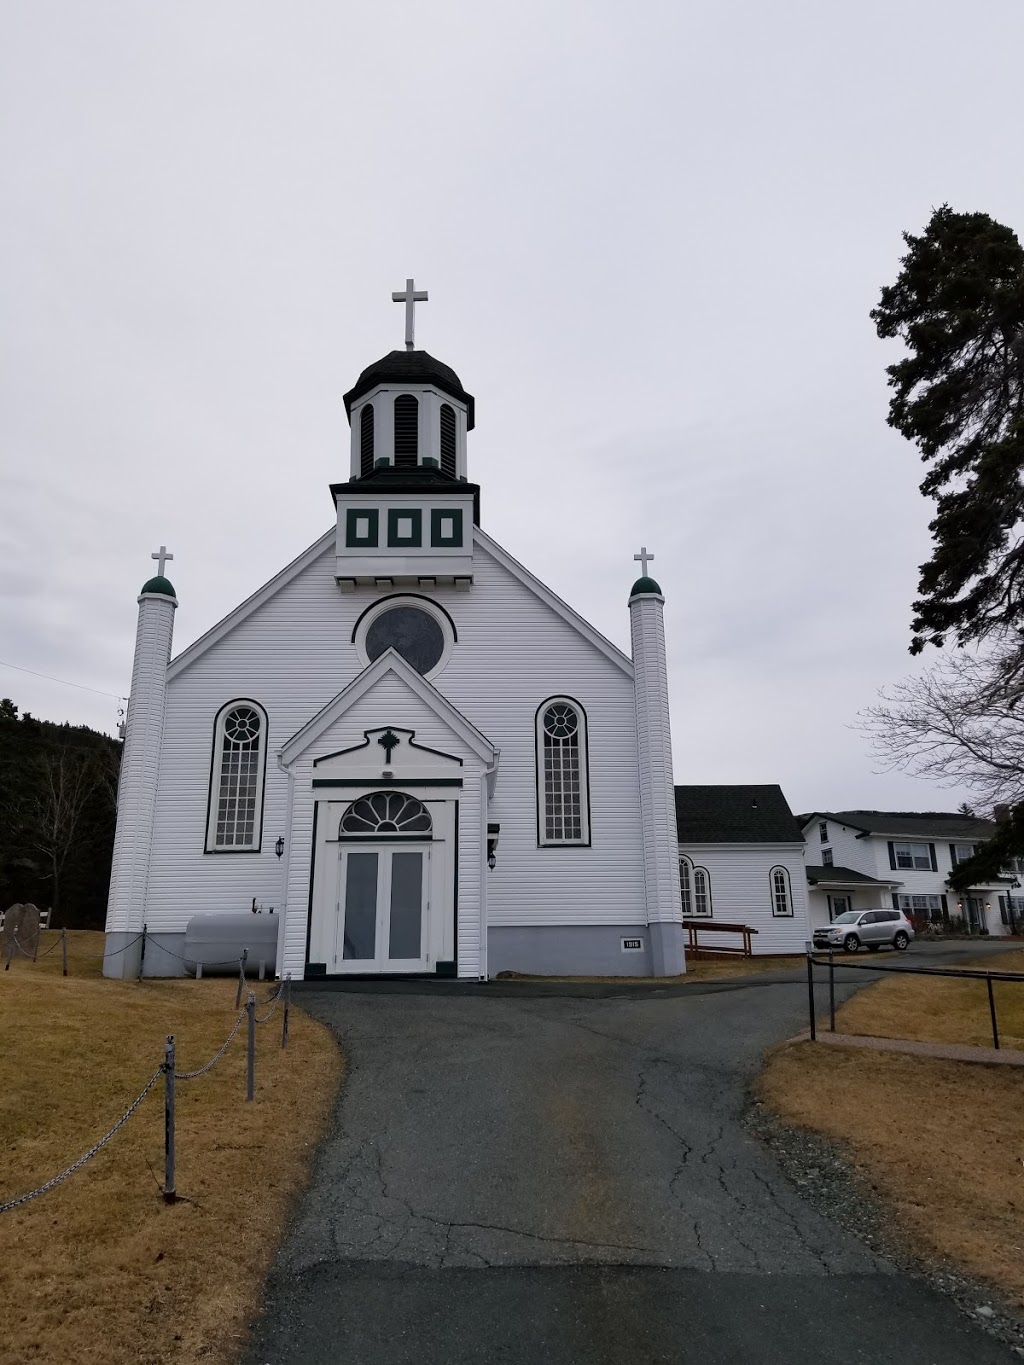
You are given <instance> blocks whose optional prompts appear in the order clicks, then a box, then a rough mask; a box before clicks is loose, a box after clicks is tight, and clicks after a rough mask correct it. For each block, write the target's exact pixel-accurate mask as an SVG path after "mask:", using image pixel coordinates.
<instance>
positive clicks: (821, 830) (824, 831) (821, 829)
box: [818, 820, 828, 844]
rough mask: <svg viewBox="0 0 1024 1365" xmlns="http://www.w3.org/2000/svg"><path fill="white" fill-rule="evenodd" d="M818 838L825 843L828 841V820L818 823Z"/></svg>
mask: <svg viewBox="0 0 1024 1365" xmlns="http://www.w3.org/2000/svg"><path fill="white" fill-rule="evenodd" d="M818 838H819V839H820V840H821V842H822V843H823V844H827V843H828V821H827V820H822V821H821V822H820V823H819V825H818Z"/></svg>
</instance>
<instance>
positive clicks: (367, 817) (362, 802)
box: [341, 792, 431, 838]
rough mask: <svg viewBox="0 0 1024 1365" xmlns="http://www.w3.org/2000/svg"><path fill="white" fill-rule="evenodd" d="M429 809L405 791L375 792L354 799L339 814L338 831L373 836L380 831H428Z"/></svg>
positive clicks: (350, 834)
mask: <svg viewBox="0 0 1024 1365" xmlns="http://www.w3.org/2000/svg"><path fill="white" fill-rule="evenodd" d="M430 829H431V822H430V812H429V811H428V810H427V808H426V806H425V805H424V804H423V802H422V801H417V800H416V798H415V796H409V795H407V794H406V793H405V792H374V793H373V795H372V796H361V797H360V798H359V800H358V801H353V802H352V804H351V806H349V808H348V810H347V811H346V812H345V814H344V815H343V816H342V817H341V833H342V834H344V835H348V836H349V837H351V836H353V835H363V836H364V837H371V838H372V837H376V836H377V835H379V834H429V833H430Z"/></svg>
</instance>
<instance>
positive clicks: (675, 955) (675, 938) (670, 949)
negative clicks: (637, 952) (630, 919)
mask: <svg viewBox="0 0 1024 1365" xmlns="http://www.w3.org/2000/svg"><path fill="white" fill-rule="evenodd" d="M647 932H648V933H649V934H650V936H651V975H652V976H679V975H681V973H683V972H685V971H686V953H685V945H686V936H685V934H684V932H683V926H682V925H681V924H672V923H671V922H667V923H662V924H650V925H648V926H647Z"/></svg>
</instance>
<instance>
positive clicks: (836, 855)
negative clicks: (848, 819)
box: [803, 815, 889, 877]
mask: <svg viewBox="0 0 1024 1365" xmlns="http://www.w3.org/2000/svg"><path fill="white" fill-rule="evenodd" d="M825 820H827V821H828V842H827V843H822V841H821V834H820V832H819V830H818V826H819V825H820V824H821V823H822V822H823V821H825ZM803 833H804V838H805V839H806V840H807V862H808V864H809V865H810V866H811V867H817V866H820V865H821V863H822V861H823V860H822V856H821V850H822V849H823V848H830V849H831V850H832V863H833V866H834V867H849V868H852V869H853V871H855V872H863V873H864V874H865V876H868V877H875V876H877V875H878V873H877V871H876V868H875V861H876V860H875V855H874V850H873V849H872V848H871V847H870V840H868V839H858V838H857V834H858V831H857V830H855V829H852V828H851V827H850V826H849V825H844V824H842V823H841V822H840V821H839V820H833V819H831V818H830V817H828V816H824V815H821V816H815V817H814V819H813V820H809V821H808V822H807V824H806V825H805V826H804V831H803ZM888 867H889V862H888V859H886V870H888Z"/></svg>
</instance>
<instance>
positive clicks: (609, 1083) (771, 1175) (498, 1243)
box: [248, 973, 1016, 1365]
mask: <svg viewBox="0 0 1024 1365" xmlns="http://www.w3.org/2000/svg"><path fill="white" fill-rule="evenodd" d="M850 975H851V976H852V975H853V973H851V974H850ZM857 975H858V976H861V977H862V976H863V974H861V973H858V974H857ZM449 992H450V993H449ZM449 992H445V993H440V992H437V991H431V990H429V989H427V988H422V993H419V992H417V991H414V990H408V991H392V992H382V991H353V990H337V991H335V990H324V991H322V992H315V993H314V992H304V993H303V996H302V1004H303V1005H304V1006H305V1007H307V1008H309V1009H310V1010H311V1011H312V1012H313V1013H314V1014H316V1015H317V1017H319V1018H321V1019H323V1020H324V1021H325V1022H327V1023H328V1024H329V1025H330V1026H331V1027H332V1028H334V1029H335V1030H336V1032H337V1033H338V1035H339V1037H340V1038H341V1039H342V1041H343V1043H344V1046H345V1048H346V1050H347V1052H348V1056H349V1066H350V1070H349V1077H348V1081H347V1083H346V1086H345V1089H344V1092H343V1094H342V1096H341V1099H340V1102H339V1107H338V1111H337V1115H336V1120H335V1126H334V1130H333V1132H332V1133H331V1134H330V1136H329V1139H328V1141H327V1142H326V1144H325V1146H324V1148H323V1150H322V1152H321V1154H320V1156H319V1158H318V1161H317V1165H316V1170H315V1175H314V1181H313V1184H312V1187H311V1189H310V1190H309V1192H308V1193H307V1195H306V1196H305V1197H304V1199H303V1201H302V1204H301V1206H300V1208H299V1210H298V1213H297V1216H296V1219H295V1222H294V1225H293V1227H292V1230H291V1232H290V1234H289V1236H288V1239H287V1241H286V1243H285V1246H284V1247H283V1249H282V1252H281V1254H280V1256H279V1259H278V1262H277V1265H276V1267H275V1270H274V1272H273V1274H272V1276H271V1279H270V1282H269V1285H268V1296H267V1304H266V1314H265V1316H264V1318H263V1320H262V1321H261V1323H260V1325H259V1327H258V1329H257V1334H256V1337H255V1339H254V1342H253V1345H252V1348H251V1350H250V1354H249V1356H248V1360H249V1362H250V1365H263V1363H264V1362H267V1363H270V1365H291V1363H292V1362H294V1363H295V1365H298V1363H299V1362H302V1365H319V1363H320V1362H332V1365H333V1363H334V1362H345V1363H346V1365H399V1363H401V1365H406V1362H408V1363H409V1365H412V1362H417V1365H434V1362H437V1365H441V1363H442V1362H444V1365H456V1363H461V1362H492V1361H493V1362H503V1363H505V1362H508V1363H510V1365H511V1363H512V1362H514V1363H515V1365H519V1363H520V1362H522V1365H526V1362H530V1365H540V1363H541V1362H543V1363H544V1365H547V1363H548V1362H550V1365H563V1362H564V1363H565V1365H569V1362H573V1365H581V1363H583V1362H600V1363H601V1365H604V1363H605V1362H608V1363H609V1365H610V1363H611V1362H616V1365H621V1363H622V1362H648V1361H649V1362H655V1361H665V1362H681V1361H686V1362H689V1361H693V1362H697V1361H700V1362H703V1363H705V1365H718V1362H722V1363H723V1365H724V1362H729V1363H730V1365H733V1362H757V1363H760V1362H779V1365H782V1363H783V1362H785V1365H802V1363H803V1362H808V1365H809V1363H810V1362H812V1361H813V1362H815V1365H821V1362H836V1365H847V1362H849V1363H850V1365H852V1363H853V1362H880V1361H886V1360H889V1359H899V1360H900V1361H901V1362H902V1365H953V1363H954V1362H958V1363H959V1362H967V1361H970V1362H973V1365H987V1362H995V1361H1000V1362H1007V1361H1012V1360H1015V1359H1016V1356H1014V1355H1012V1354H1011V1353H1010V1351H1009V1350H1008V1348H1006V1347H1004V1346H1001V1345H1000V1344H998V1343H997V1342H995V1341H993V1340H992V1339H991V1338H990V1337H988V1336H986V1335H984V1334H982V1333H981V1332H980V1331H979V1330H978V1329H976V1328H974V1327H972V1326H971V1324H970V1323H969V1322H967V1320H966V1319H964V1318H963V1317H962V1316H961V1315H960V1314H959V1313H958V1312H957V1311H956V1310H955V1308H954V1307H953V1306H952V1305H951V1304H950V1303H949V1302H948V1301H946V1300H944V1299H942V1298H941V1297H939V1296H938V1295H937V1294H935V1293H934V1292H933V1291H932V1290H930V1289H929V1288H928V1287H927V1286H926V1285H924V1284H922V1283H919V1282H917V1281H915V1280H911V1279H909V1278H908V1277H906V1276H904V1275H902V1274H897V1273H895V1271H894V1270H893V1268H892V1267H891V1266H890V1265H889V1264H887V1263H886V1262H885V1261H883V1260H881V1259H879V1258H878V1257H877V1256H876V1255H875V1253H874V1252H873V1251H872V1250H871V1249H870V1248H869V1247H867V1246H865V1245H863V1244H861V1243H860V1242H858V1241H857V1240H856V1239H855V1238H854V1237H852V1236H851V1235H850V1234H848V1233H846V1232H844V1231H843V1230H842V1229H841V1228H839V1227H838V1226H836V1225H834V1224H832V1223H831V1222H830V1221H828V1220H827V1219H825V1218H823V1217H822V1216H821V1215H820V1214H818V1213H817V1212H815V1210H814V1209H812V1208H811V1207H810V1206H809V1205H808V1204H806V1203H805V1202H804V1201H803V1200H802V1199H801V1198H800V1197H799V1196H798V1194H797V1193H796V1192H795V1191H794V1189H793V1188H792V1187H791V1186H790V1185H789V1184H788V1183H787V1182H786V1181H785V1179H784V1178H783V1177H782V1175H781V1174H780V1173H779V1171H778V1169H777V1167H776V1166H775V1165H774V1163H773V1161H772V1160H771V1158H770V1157H769V1156H768V1155H767V1154H766V1152H765V1151H764V1150H763V1149H762V1148H761V1147H760V1146H759V1145H758V1144H757V1143H756V1142H755V1141H754V1140H753V1139H752V1138H751V1137H750V1136H749V1135H748V1134H747V1132H746V1130H745V1129H744V1127H743V1126H742V1124H741V1122H740V1118H741V1115H742V1112H743V1108H744V1105H745V1095H746V1088H747V1086H748V1084H749V1082H750V1080H751V1079H752V1078H753V1076H754V1075H755V1074H756V1071H757V1068H758V1065H759V1059H760V1056H761V1053H762V1052H763V1050H764V1049H765V1048H766V1047H768V1046H770V1045H772V1044H774V1043H775V1042H777V1041H779V1040H781V1039H783V1038H785V1037H787V1036H791V1035H792V1034H794V1033H795V1032H796V1031H797V1030H798V1029H799V1028H800V1027H801V1026H802V1025H803V1023H804V1017H805V1010H806V994H805V987H803V986H802V985H801V984H800V983H799V982H797V981H789V982H787V981H777V982H775V983H773V984H763V983H730V986H729V988H727V989H722V988H721V987H718V988H713V987H711V986H707V987H704V986H696V985H695V986H690V987H688V988H687V989H686V991H685V993H678V992H676V993H665V994H660V995H657V996H652V995H650V994H647V995H646V996H644V997H642V998H639V999H638V998H634V992H626V993H623V994H621V995H616V994H611V995H608V994H605V995H603V996H602V997H601V998H586V997H566V996H555V995H552V996H543V995H536V994H535V995H532V996H530V995H526V994H523V993H515V992H514V991H513V993H511V994H510V993H508V991H507V988H506V992H505V993H503V994H501V995H498V994H497V993H496V992H495V993H493V994H488V993H487V991H486V988H485V989H484V991H483V992H482V993H480V994H473V995H470V996H465V995H461V994H458V993H457V988H454V987H453V988H449ZM282 1121H287V1116H286V1115H283V1116H282Z"/></svg>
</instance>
